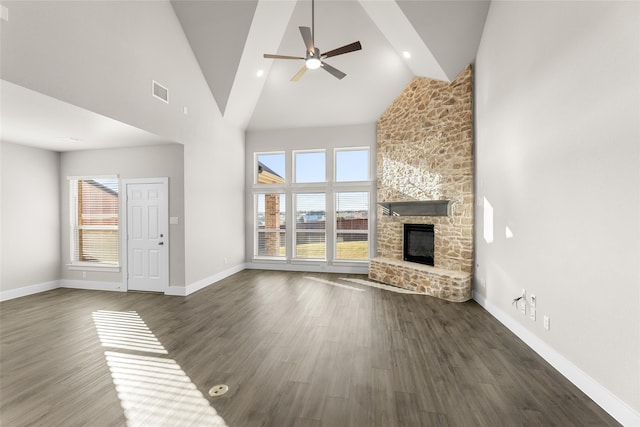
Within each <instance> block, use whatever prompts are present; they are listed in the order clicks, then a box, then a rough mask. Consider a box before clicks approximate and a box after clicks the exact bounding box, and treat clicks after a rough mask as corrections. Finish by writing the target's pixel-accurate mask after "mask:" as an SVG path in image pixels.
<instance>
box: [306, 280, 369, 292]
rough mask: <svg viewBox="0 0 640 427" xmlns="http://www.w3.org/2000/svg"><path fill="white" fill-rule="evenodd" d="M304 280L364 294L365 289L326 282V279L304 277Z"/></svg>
mask: <svg viewBox="0 0 640 427" xmlns="http://www.w3.org/2000/svg"><path fill="white" fill-rule="evenodd" d="M304 278H305V279H308V280H313V281H314V282H319V283H324V284H325V285H331V286H337V287H338V288H344V289H349V290H352V291H358V292H364V289H361V288H356V287H353V286H349V285H343V284H342V283H338V282H333V281H331V280H326V279H321V278H319V277H313V276H304Z"/></svg>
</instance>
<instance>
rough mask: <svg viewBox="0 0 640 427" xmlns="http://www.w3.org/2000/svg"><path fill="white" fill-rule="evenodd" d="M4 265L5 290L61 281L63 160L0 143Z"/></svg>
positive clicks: (0, 280) (0, 287) (0, 286)
mask: <svg viewBox="0 0 640 427" xmlns="http://www.w3.org/2000/svg"><path fill="white" fill-rule="evenodd" d="M0 152H1V155H0V159H1V175H2V179H1V182H2V189H1V190H0V197H1V198H2V224H1V226H0V227H1V229H2V240H1V242H0V245H1V246H2V251H1V253H2V261H1V263H0V265H1V266H2V268H1V269H0V272H1V273H0V291H2V292H4V291H8V290H12V289H18V288H22V287H27V286H35V285H41V284H44V283H47V282H52V281H56V280H58V279H59V276H60V192H59V189H58V173H59V168H60V162H59V155H58V153H54V152H52V151H46V150H40V149H38V148H32V147H26V146H21V145H15V144H10V143H7V142H2V143H0Z"/></svg>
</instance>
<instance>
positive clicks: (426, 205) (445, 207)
mask: <svg viewBox="0 0 640 427" xmlns="http://www.w3.org/2000/svg"><path fill="white" fill-rule="evenodd" d="M378 204H379V205H380V206H382V208H383V209H382V210H383V214H384V215H389V216H449V213H450V208H451V200H414V201H405V202H378Z"/></svg>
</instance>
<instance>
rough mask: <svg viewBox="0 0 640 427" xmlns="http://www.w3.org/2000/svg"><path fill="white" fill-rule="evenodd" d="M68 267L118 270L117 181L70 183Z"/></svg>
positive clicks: (95, 179)
mask: <svg viewBox="0 0 640 427" xmlns="http://www.w3.org/2000/svg"><path fill="white" fill-rule="evenodd" d="M70 182H71V192H70V194H71V209H70V212H71V233H72V236H71V263H72V264H92V265H96V266H100V265H103V266H111V267H117V266H118V265H119V264H120V239H119V232H118V224H119V219H118V210H119V203H118V178H117V177H108V178H94V179H71V180H70Z"/></svg>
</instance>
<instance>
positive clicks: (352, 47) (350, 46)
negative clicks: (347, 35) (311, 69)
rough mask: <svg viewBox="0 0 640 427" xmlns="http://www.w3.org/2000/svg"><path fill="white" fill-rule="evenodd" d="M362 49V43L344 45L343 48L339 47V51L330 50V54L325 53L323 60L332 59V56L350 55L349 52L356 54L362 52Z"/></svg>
mask: <svg viewBox="0 0 640 427" xmlns="http://www.w3.org/2000/svg"><path fill="white" fill-rule="evenodd" d="M360 49H362V45H361V44H360V42H359V41H358V42H353V43H351V44H348V45H344V46H342V47H339V48H337V49H333V50H330V51H329V52H324V53H323V54H322V57H323V58H331V57H332V56H337V55H342V54H343V53H349V52H354V51H356V50H360Z"/></svg>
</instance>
